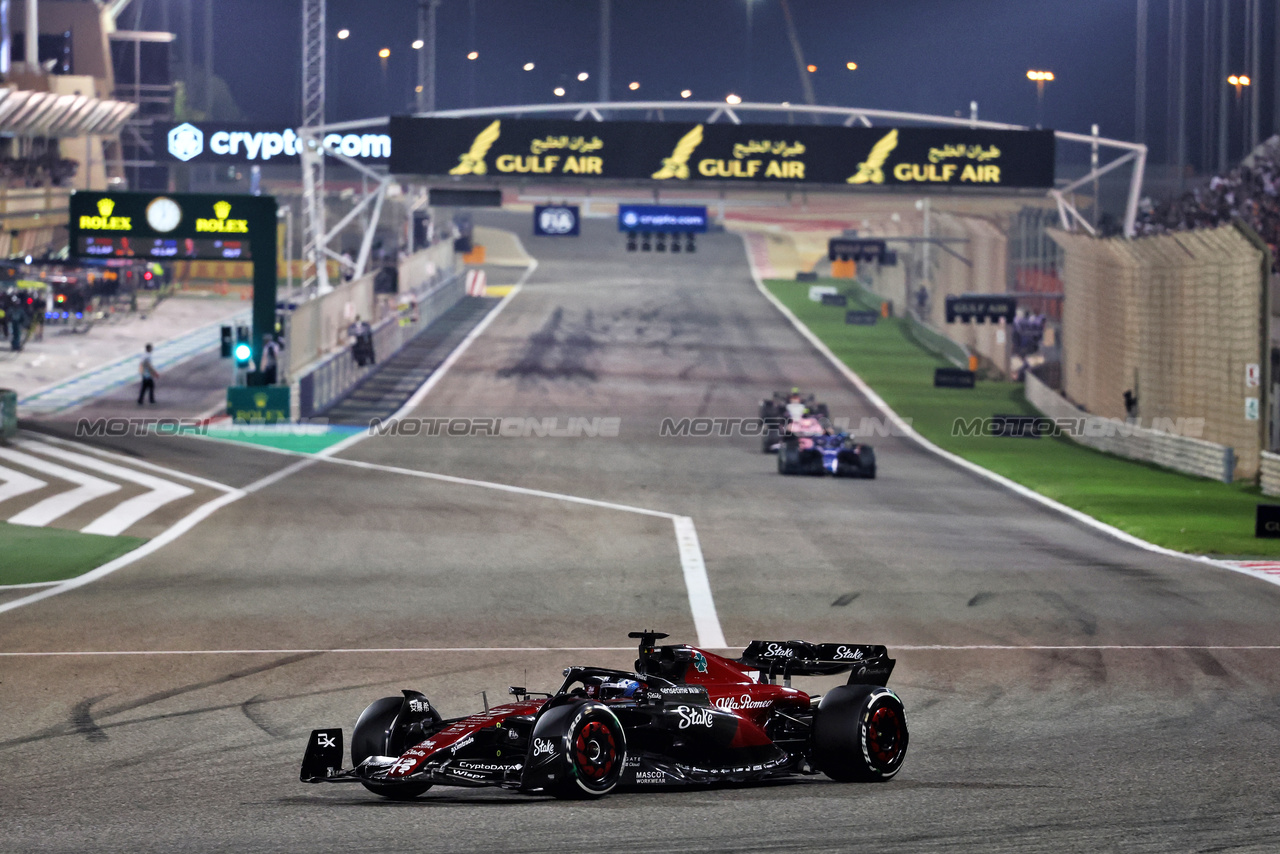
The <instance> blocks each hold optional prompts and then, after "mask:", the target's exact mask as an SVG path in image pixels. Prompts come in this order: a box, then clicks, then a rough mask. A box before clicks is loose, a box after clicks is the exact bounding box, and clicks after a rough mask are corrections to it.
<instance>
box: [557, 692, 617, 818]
mask: <svg viewBox="0 0 1280 854" xmlns="http://www.w3.org/2000/svg"><path fill="white" fill-rule="evenodd" d="M567 736H568V738H567V741H566V747H567V750H566V752H565V756H564V759H565V762H566V764H567V766H568V767H567V768H566V769H565V771H564V772H563V773H561V774H559V775H558V777H557V779H556V781H555V783H554V784H552V786H551V787H550V790H551V794H553V795H555V796H556V797H557V798H561V799H566V800H568V799H582V798H599V797H603V796H604V795H607V794H609V792H611V791H613V790H614V788H616V787H617V785H618V782H619V781H620V780H621V779H622V769H623V767H624V766H625V765H626V762H627V739H626V734H625V733H624V732H623V730H622V724H620V723H619V722H618V719H617V718H616V717H615V716H614V715H613V713H612V712H610V711H609V710H608V709H604V708H600V707H599V706H594V707H592V706H587V707H584V708H583V710H582V713H581V714H580V715H578V716H576V717H575V718H574V719H573V721H572V722H571V725H570V727H569V731H568V733H567Z"/></svg>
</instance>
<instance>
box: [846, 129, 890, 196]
mask: <svg viewBox="0 0 1280 854" xmlns="http://www.w3.org/2000/svg"><path fill="white" fill-rule="evenodd" d="M897 147H898V129H897V128H894V129H893V130H891V131H889V132H888V133H887V134H885V135H884V138H883V139H881V140H880V141H879V142H877V143H876V144H875V145H873V146H872V147H871V153H870V154H868V155H867V159H866V160H864V161H862V162H861V163H859V164H858V171H857V173H856V174H854V175H851V176H850V177H849V179H848V180H847V181H846V183H849V184H883V183H884V162H885V161H886V160H888V159H889V153H890V152H891V151H893V150H894V149H895V148H897Z"/></svg>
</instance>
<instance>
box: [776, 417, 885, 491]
mask: <svg viewBox="0 0 1280 854" xmlns="http://www.w3.org/2000/svg"><path fill="white" fill-rule="evenodd" d="M778 474H817V475H821V474H832V475H835V476H836V477H864V478H874V477H875V476H876V452H875V449H874V448H872V447H871V446H870V445H864V444H863V443H861V442H859V441H858V440H857V439H855V438H854V437H853V435H852V434H850V433H847V432H844V431H837V430H835V429H834V428H832V427H831V424H830V422H829V421H828V420H827V419H825V418H814V417H810V416H805V417H804V418H797V419H795V420H792V421H789V422H787V425H786V427H785V428H784V429H783V433H782V436H781V438H780V439H779V442H778Z"/></svg>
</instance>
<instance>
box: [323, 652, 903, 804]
mask: <svg viewBox="0 0 1280 854" xmlns="http://www.w3.org/2000/svg"><path fill="white" fill-rule="evenodd" d="M630 636H631V637H633V638H638V639H639V641H640V656H639V658H638V659H637V660H636V663H635V671H634V672H628V671H623V670H609V669H606V668H601V667H579V666H575V667H568V668H565V671H564V676H565V679H564V683H563V684H562V685H561V686H560V688H559V690H558V691H556V692H555V693H554V694H535V693H533V692H531V691H526V690H525V689H524V688H517V687H513V688H511V689H510V691H511V694H512V695H513V696H514V697H515V701H514V702H512V703H507V704H505V705H501V706H495V707H494V708H492V709H489V708H486V709H485V711H483V712H480V713H478V714H474V715H470V716H468V717H463V718H451V719H448V720H446V719H443V718H441V716H440V713H439V712H438V711H436V709H435V707H434V706H433V705H432V704H431V703H430V702H429V701H428V700H427V698H426V697H425V696H423V695H422V694H420V693H418V692H417V691H403V692H402V694H403V696H402V697H387V698H384V699H381V700H378V701H376V702H374V703H373V704H372V705H370V706H369V707H368V708H366V709H365V710H364V712H363V713H362V714H361V715H360V718H359V719H358V720H357V721H356V725H355V730H354V732H353V733H352V735H351V762H352V764H353V766H354V767H352V768H350V769H347V770H343V768H342V766H343V745H342V730H341V729H319V730H314V731H313V732H312V733H311V736H310V738H309V740H308V741H307V749H306V754H305V756H304V757H303V760H302V772H301V779H302V782H304V783H342V782H349V783H357V782H358V783H361V784H363V785H364V787H365V788H366V789H369V790H370V791H372V792H375V793H377V794H379V795H382V796H384V797H387V798H391V799H393V800H408V799H411V798H416V797H417V796H419V795H421V794H422V793H423V792H425V791H427V790H428V789H430V788H431V787H432V786H435V785H447V786H497V787H500V788H504V789H513V790H517V791H520V792H529V793H544V794H550V795H553V796H555V797H557V798H598V797H600V796H602V795H606V794H608V793H609V792H611V791H613V790H614V789H615V788H617V787H619V786H623V787H643V788H650V787H669V786H688V785H697V784H711V783H726V782H729V783H744V782H754V781H760V780H769V779H774V778H778V777H786V776H790V775H795V774H815V773H817V772H822V773H823V774H826V775H827V776H828V777H830V778H832V779H834V780H839V781H842V782H852V781H871V782H876V781H885V780H889V779H891V778H892V777H894V776H895V775H896V774H897V773H898V771H899V769H901V767H902V761H903V758H904V757H905V756H906V751H907V740H908V737H907V722H906V714H905V712H904V709H903V705H902V701H901V700H900V699H898V696H897V695H896V694H895V693H894V692H893V691H890V690H889V689H888V688H886V687H885V685H886V683H887V682H888V680H889V675H890V674H891V673H892V672H893V666H894V659H892V658H889V656H888V652H887V651H886V649H885V648H884V647H883V646H869V645H859V644H812V643H806V642H804V641H752V642H751V644H750V645H749V646H747V648H746V649H745V650H743V652H742V656H741V658H739V659H737V660H730V659H727V658H722V657H721V656H718V655H715V654H714V653H710V652H707V651H705V650H701V649H697V648H695V647H692V646H687V645H685V644H672V645H664V646H657V645H656V644H657V641H659V640H661V639H663V638H665V637H667V636H666V635H665V634H662V633H661V632H652V631H650V632H632V633H631V635H630ZM846 672H847V673H849V679H848V682H847V683H846V684H844V685H839V686H837V687H835V688H832V689H831V690H830V691H828V692H827V693H826V694H825V695H821V696H819V695H809V694H806V693H805V692H803V691H800V690H798V689H795V688H792V687H791V679H792V677H793V676H830V675H834V674H839V673H846ZM778 677H781V678H782V684H781V685H779V684H778Z"/></svg>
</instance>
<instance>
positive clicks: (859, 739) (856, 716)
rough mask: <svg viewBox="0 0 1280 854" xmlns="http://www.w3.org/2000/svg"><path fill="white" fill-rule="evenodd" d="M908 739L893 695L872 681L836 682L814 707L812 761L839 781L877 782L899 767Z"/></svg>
mask: <svg viewBox="0 0 1280 854" xmlns="http://www.w3.org/2000/svg"><path fill="white" fill-rule="evenodd" d="M908 740H909V739H908V734H907V717H906V712H905V710H904V709H903V706H902V701H901V700H899V699H898V695H897V694H895V693H893V692H892V691H890V690H889V689H888V688H883V687H880V686H878V685H841V686H840V687H838V688H834V689H832V690H831V691H830V692H828V693H827V695H826V696H824V697H823V698H822V702H821V703H820V704H819V705H818V714H817V716H816V717H815V718H814V722H813V762H814V765H815V766H817V768H818V770H819V771H821V772H822V773H824V774H826V775H827V776H828V777H830V778H831V779H833V780H839V781H841V782H843V783H849V782H854V781H864V782H883V781H885V780H891V779H893V777H894V776H895V775H897V773H898V771H899V770H901V768H902V760H903V759H904V758H905V757H906V754H907V742H908Z"/></svg>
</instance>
